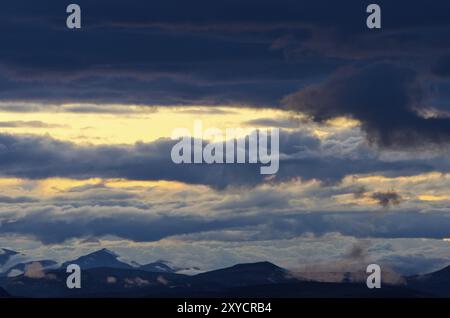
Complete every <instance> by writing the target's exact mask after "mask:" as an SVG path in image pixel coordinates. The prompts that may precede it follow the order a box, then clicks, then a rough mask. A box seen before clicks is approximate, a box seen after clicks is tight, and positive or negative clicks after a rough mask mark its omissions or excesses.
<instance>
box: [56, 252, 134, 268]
mask: <svg viewBox="0 0 450 318" xmlns="http://www.w3.org/2000/svg"><path fill="white" fill-rule="evenodd" d="M119 257H120V256H119V255H118V254H116V253H115V252H113V251H111V250H109V249H106V248H102V249H101V250H98V251H95V252H92V253H89V254H87V255H84V256H80V257H79V258H77V259H75V260H73V261H69V262H65V263H64V264H63V267H67V266H68V265H69V264H77V265H79V266H80V267H81V269H89V268H96V267H111V268H125V269H130V268H133V267H132V266H131V265H129V264H127V263H125V262H122V261H120V260H119Z"/></svg>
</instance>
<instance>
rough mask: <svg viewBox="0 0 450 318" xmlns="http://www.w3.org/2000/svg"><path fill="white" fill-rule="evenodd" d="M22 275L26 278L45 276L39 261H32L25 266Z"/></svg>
mask: <svg viewBox="0 0 450 318" xmlns="http://www.w3.org/2000/svg"><path fill="white" fill-rule="evenodd" d="M24 276H25V277H28V278H37V279H40V278H44V277H45V271H44V268H43V267H42V265H41V263H39V262H32V263H31V264H29V265H27V266H26V268H25V272H24Z"/></svg>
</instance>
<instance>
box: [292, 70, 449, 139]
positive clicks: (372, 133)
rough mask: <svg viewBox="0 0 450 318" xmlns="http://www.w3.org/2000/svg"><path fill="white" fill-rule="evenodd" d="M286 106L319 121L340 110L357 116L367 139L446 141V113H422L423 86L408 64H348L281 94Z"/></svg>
mask: <svg viewBox="0 0 450 318" xmlns="http://www.w3.org/2000/svg"><path fill="white" fill-rule="evenodd" d="M284 102H285V104H286V106H287V108H289V109H293V110H295V111H298V112H302V113H305V114H307V115H308V116H310V117H311V119H312V120H314V121H317V122H323V121H325V120H328V119H332V118H336V117H340V116H344V117H350V118H353V119H356V120H358V121H360V122H361V125H362V129H363V130H364V132H365V133H366V135H367V138H368V140H369V141H370V142H372V143H375V144H377V145H379V146H381V147H395V148H413V147H416V146H433V145H438V144H446V143H448V140H449V137H450V118H435V117H432V118H425V117H422V116H421V115H420V112H421V111H423V110H424V109H425V96H424V91H423V89H422V87H421V86H420V84H419V83H418V79H417V74H416V73H415V72H414V71H413V70H411V69H408V68H404V67H399V66H395V65H393V64H386V63H376V64H371V65H368V66H364V67H359V68H346V69H342V70H340V71H339V72H337V73H335V74H334V75H333V76H332V77H330V78H329V79H327V80H326V81H325V82H323V83H321V84H315V85H311V86H309V87H306V88H304V89H302V90H300V91H299V92H297V93H294V94H291V95H289V96H287V97H286V98H285V99H284Z"/></svg>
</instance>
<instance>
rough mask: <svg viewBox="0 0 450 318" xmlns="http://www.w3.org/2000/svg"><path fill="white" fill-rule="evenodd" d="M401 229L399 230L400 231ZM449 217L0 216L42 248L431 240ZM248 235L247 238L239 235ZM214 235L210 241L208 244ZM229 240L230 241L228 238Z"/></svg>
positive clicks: (103, 210)
mask: <svg viewBox="0 0 450 318" xmlns="http://www.w3.org/2000/svg"><path fill="white" fill-rule="evenodd" d="M399 224H401V225H402V226H399ZM449 226H450V218H449V217H448V216H447V215H445V213H432V212H430V213H426V214H425V213H420V212H398V213H387V214H384V215H383V217H379V215H377V214H376V213H360V212H358V213H355V212H326V213H325V212H314V213H297V214H296V215H286V214H283V213H280V212H279V211H275V210H274V211H273V212H272V213H258V214H227V215H226V216H225V215H221V216H220V217H214V216H207V215H205V216H198V215H173V214H170V213H169V212H167V213H164V214H160V213H152V211H151V209H149V210H148V211H147V212H146V213H143V212H142V210H137V209H133V208H127V207H120V206H116V207H101V206H97V207H89V208H84V207H82V208H79V209H76V208H72V209H68V208H67V207H65V209H64V212H61V211H59V210H58V209H56V208H45V209H40V210H38V209H36V210H34V211H33V212H32V213H25V214H24V213H21V214H17V215H12V216H11V217H5V216H3V217H2V223H1V229H2V233H4V234H10V233H13V234H17V235H26V236H31V237H34V238H36V239H38V240H40V241H42V242H44V243H46V244H52V243H61V242H64V241H66V240H69V239H73V238H79V239H84V238H102V237H104V236H115V237H119V238H124V239H129V240H132V241H136V242H150V241H158V240H161V239H163V238H168V237H173V236H177V235H180V236H182V235H187V234H189V235H190V236H189V237H190V238H191V239H195V235H198V234H200V236H199V238H201V237H202V235H201V234H202V233H208V232H209V233H211V234H212V233H214V232H216V231H217V232H221V231H226V230H230V231H241V232H242V235H239V236H237V237H236V238H235V239H236V240H239V241H240V242H241V241H242V240H244V238H245V240H246V241H266V240H279V239H292V238H296V237H298V236H301V235H306V234H314V235H316V236H323V235H327V234H329V233H340V234H342V235H346V236H353V237H358V238H435V239H441V238H442V237H444V236H445V235H447V234H448V229H449ZM244 233H247V235H243V234H244ZM214 237H215V238H216V239H219V236H212V239H214ZM227 240H229V238H227ZM364 254H365V251H364V249H363V248H356V249H354V250H351V251H350V253H349V254H348V255H347V256H348V257H352V258H357V257H363V256H364Z"/></svg>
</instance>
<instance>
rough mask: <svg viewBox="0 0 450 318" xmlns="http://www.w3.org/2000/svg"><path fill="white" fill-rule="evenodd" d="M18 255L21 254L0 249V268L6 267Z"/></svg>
mask: <svg viewBox="0 0 450 318" xmlns="http://www.w3.org/2000/svg"><path fill="white" fill-rule="evenodd" d="M17 254H19V253H18V252H16V251H12V250H9V249H6V248H0V267H2V266H4V265H5V264H6V263H7V262H8V261H9V259H10V258H11V257H12V256H14V255H17Z"/></svg>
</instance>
